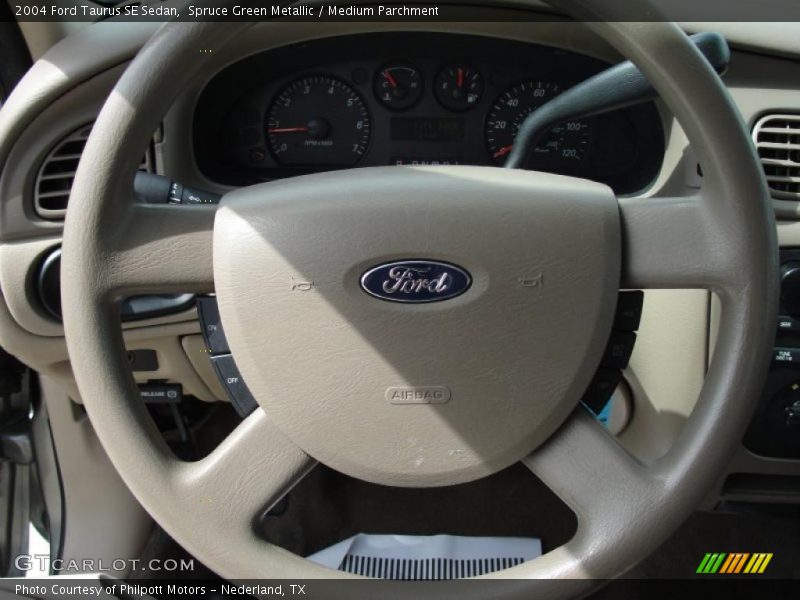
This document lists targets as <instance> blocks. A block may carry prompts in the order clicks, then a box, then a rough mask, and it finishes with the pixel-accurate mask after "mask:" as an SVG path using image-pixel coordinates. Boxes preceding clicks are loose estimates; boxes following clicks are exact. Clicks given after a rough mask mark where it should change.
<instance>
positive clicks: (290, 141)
mask: <svg viewBox="0 0 800 600" xmlns="http://www.w3.org/2000/svg"><path fill="white" fill-rule="evenodd" d="M266 128H267V140H268V141H269V147H270V150H271V151H272V154H273V156H274V157H275V160H276V161H277V162H278V163H279V164H281V165H284V166H332V167H352V166H355V165H356V164H357V163H358V162H359V160H360V159H361V156H362V155H363V154H364V153H365V152H366V150H367V146H368V145H369V139H370V133H371V129H370V118H369V113H368V112H367V107H366V106H365V105H364V101H363V100H362V98H361V96H359V94H358V92H356V91H355V90H354V89H353V88H351V87H350V86H349V85H347V84H346V83H344V82H342V81H340V80H338V79H335V78H333V77H328V76H325V75H312V76H308V77H303V78H302V79H297V80H295V81H293V82H292V83H290V84H289V85H287V86H286V87H285V88H283V90H282V91H281V92H280V93H279V94H278V95H277V96H276V97H275V99H274V100H273V101H272V104H270V107H269V110H268V111H267V123H266Z"/></svg>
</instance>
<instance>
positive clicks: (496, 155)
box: [492, 144, 514, 158]
mask: <svg viewBox="0 0 800 600" xmlns="http://www.w3.org/2000/svg"><path fill="white" fill-rule="evenodd" d="M513 148H514V144H510V145H508V146H503V147H502V148H500V149H499V150H498V151H497V152H495V153H494V154H493V155H492V158H500V157H501V156H505V155H506V154H508V153H509V152H511V150H512V149H513Z"/></svg>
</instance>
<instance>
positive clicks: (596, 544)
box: [523, 407, 669, 578]
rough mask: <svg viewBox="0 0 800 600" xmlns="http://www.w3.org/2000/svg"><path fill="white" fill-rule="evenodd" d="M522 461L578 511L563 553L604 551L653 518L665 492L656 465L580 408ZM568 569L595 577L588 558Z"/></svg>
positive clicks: (590, 554)
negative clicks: (639, 458)
mask: <svg viewBox="0 0 800 600" xmlns="http://www.w3.org/2000/svg"><path fill="white" fill-rule="evenodd" d="M523 464H525V465H526V466H527V467H528V468H529V469H530V470H531V471H532V472H533V473H534V474H535V475H536V476H537V477H539V478H540V479H541V480H542V481H543V482H544V483H545V485H547V486H548V487H549V488H550V489H551V490H552V491H553V492H554V493H555V494H556V495H557V496H559V498H561V500H562V501H564V503H566V504H567V505H568V506H569V507H570V508H571V509H572V510H573V511H574V512H575V513H576V515H577V518H578V530H577V532H576V535H575V536H574V537H573V538H572V539H571V540H570V541H569V542H568V543H567V544H565V545H564V546H562V547H561V548H558V549H557V550H556V551H557V552H561V553H563V552H565V551H566V553H567V555H573V556H574V555H582V556H587V557H597V556H600V555H603V554H605V552H604V551H605V550H610V549H611V548H614V547H615V544H618V543H619V541H620V537H619V536H623V535H625V532H627V531H630V530H631V529H635V528H636V527H639V526H644V523H646V522H648V520H652V518H653V515H654V514H655V512H657V511H658V510H659V506H660V501H661V500H662V499H663V498H664V497H665V490H666V487H665V484H664V481H663V480H662V478H661V477H660V475H659V471H658V469H657V467H656V466H653V467H649V466H647V465H644V464H642V463H640V462H639V461H637V460H636V459H635V458H634V457H633V456H631V455H630V454H629V453H628V452H627V451H626V450H625V449H624V448H623V447H622V446H620V445H619V443H618V442H617V441H616V440H615V439H614V437H613V436H611V435H610V434H609V433H608V431H607V430H606V429H605V428H603V427H602V426H601V425H600V424H599V423H597V421H596V420H595V419H594V418H592V417H591V416H590V415H589V414H588V412H587V411H586V410H585V409H583V408H582V407H578V408H577V409H576V411H575V412H574V413H573V415H572V416H571V417H570V419H569V420H568V421H567V422H566V423H565V424H564V425H563V426H562V427H561V429H559V430H558V431H557V432H556V434H554V435H553V437H552V438H551V439H550V440H548V442H547V443H546V444H544V445H543V446H541V447H540V448H538V449H537V450H536V451H535V452H533V453H532V454H531V455H529V456H528V457H527V458H525V459H524V460H523ZM623 507H624V508H623ZM664 526H669V525H668V524H666V523H665V525H664ZM621 546H622V545H621V544H620V546H618V547H617V548H616V551H619V548H620V547H621ZM632 558H633V560H634V561H635V560H636V559H635V557H632ZM572 568H573V569H576V571H574V572H571V573H568V574H566V575H564V576H565V577H569V578H583V577H593V576H596V574H595V573H592V564H591V561H588V560H587V561H585V562H583V564H581V565H573V567H572ZM577 569H580V570H579V571H578V570H577Z"/></svg>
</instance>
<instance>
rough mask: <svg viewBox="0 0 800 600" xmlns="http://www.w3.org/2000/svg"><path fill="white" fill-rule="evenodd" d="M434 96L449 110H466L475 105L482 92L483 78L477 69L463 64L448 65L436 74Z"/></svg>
mask: <svg viewBox="0 0 800 600" xmlns="http://www.w3.org/2000/svg"><path fill="white" fill-rule="evenodd" d="M434 90H435V92H436V98H437V99H438V100H439V102H441V104H442V106H444V107H445V108H449V109H450V110H467V109H468V108H472V107H473V106H475V105H476V104H477V103H478V101H479V100H480V99H481V95H482V94H483V78H482V77H481V74H480V73H478V71H477V70H475V69H473V68H472V67H467V66H465V65H450V66H447V67H445V68H444V69H442V70H441V71H440V72H439V75H437V76H436V83H435V85H434Z"/></svg>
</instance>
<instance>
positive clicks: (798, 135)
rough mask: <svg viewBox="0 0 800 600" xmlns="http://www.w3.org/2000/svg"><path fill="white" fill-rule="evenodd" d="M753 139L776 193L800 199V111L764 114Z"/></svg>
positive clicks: (780, 196)
mask: <svg viewBox="0 0 800 600" xmlns="http://www.w3.org/2000/svg"><path fill="white" fill-rule="evenodd" d="M753 141H754V142H755V144H756V149H757V150H758V156H759V158H760V159H761V165H762V166H763V168H764V174H765V175H766V177H767V184H768V185H769V189H770V191H771V192H772V195H773V196H774V197H775V198H783V199H786V200H800V115H790V114H785V115H781V114H771V115H766V116H764V117H762V118H761V119H759V121H758V122H757V123H756V125H755V127H754V128H753Z"/></svg>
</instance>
